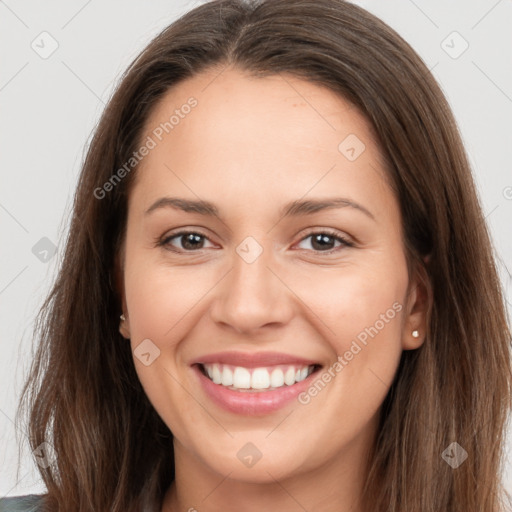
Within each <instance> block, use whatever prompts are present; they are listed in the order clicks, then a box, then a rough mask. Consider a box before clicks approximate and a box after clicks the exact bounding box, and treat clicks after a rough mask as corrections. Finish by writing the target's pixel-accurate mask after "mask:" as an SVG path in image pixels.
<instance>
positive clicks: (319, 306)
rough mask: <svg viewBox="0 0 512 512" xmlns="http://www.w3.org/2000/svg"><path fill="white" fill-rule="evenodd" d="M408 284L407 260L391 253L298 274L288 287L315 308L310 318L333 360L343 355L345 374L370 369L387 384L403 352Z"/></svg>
mask: <svg viewBox="0 0 512 512" xmlns="http://www.w3.org/2000/svg"><path fill="white" fill-rule="evenodd" d="M400 258H402V260H401V259H400ZM407 283H408V276H407V267H406V262H405V259H404V258H403V256H400V255H399V254H394V255H392V257H386V258H385V259H384V258H381V260H380V261H378V259H374V260H373V261H372V264H371V265H364V264H362V263H360V264H358V265H355V264H353V265H346V266H344V267H340V268H337V269H335V268H330V269H323V270H322V272H318V271H317V272H316V273H315V276H314V278H311V279H308V280H307V282H306V281H304V279H303V276H299V277H297V278H296V279H295V281H294V283H293V285H292V287H293V289H294V290H296V292H297V295H298V296H300V297H301V299H302V300H303V302H304V303H305V304H306V305H307V306H308V308H309V309H310V310H311V311H312V312H313V313H314V315H313V314H311V315H310V317H309V318H310V322H314V323H315V326H316V328H317V330H318V331H320V332H321V333H322V335H323V337H324V339H325V340H326V341H327V342H328V344H329V346H330V347H329V348H330V349H331V354H332V361H333V362H334V361H335V360H336V359H337V358H338V356H341V357H342V358H343V359H344V363H343V364H344V365H346V366H344V368H343V373H344V374H345V377H344V379H350V380H353V379H357V380H361V379H362V380H364V378H366V377H368V374H370V379H373V380H374V379H375V376H377V377H380V378H382V380H383V381H384V382H385V383H386V384H389V383H390V382H391V380H392V377H393V375H394V372H395V371H396V367H397V364H398V360H399V357H400V354H401V351H402V344H401V323H402V317H403V314H404V311H405V305H404V304H403V303H402V302H403V297H404V294H405V290H406V288H407ZM368 369H371V370H373V371H374V373H375V375H373V376H372V374H371V372H368Z"/></svg>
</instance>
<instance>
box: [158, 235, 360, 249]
mask: <svg viewBox="0 0 512 512" xmlns="http://www.w3.org/2000/svg"><path fill="white" fill-rule="evenodd" d="M191 234H193V235H199V236H201V237H203V238H205V239H206V240H208V237H207V236H206V235H204V234H203V233H201V232H200V231H179V232H177V233H172V234H171V235H169V236H166V237H164V238H161V239H157V242H156V246H157V247H164V248H165V249H166V250H169V251H172V252H175V253H178V254H184V253H193V252H198V251H201V250H202V249H197V250H185V249H181V250H177V249H176V248H170V246H169V242H170V241H171V240H173V239H175V238H179V237H180V236H184V235H191ZM315 235H328V236H329V237H331V238H334V240H335V241H338V242H341V245H340V246H338V247H335V248H333V249H330V250H328V251H315V250H313V252H315V253H318V254H333V253H335V252H337V251H339V250H340V249H341V248H342V247H354V244H353V243H352V242H349V241H348V240H347V239H346V238H343V237H342V236H340V235H339V234H338V233H336V232H334V231H332V230H329V229H324V230H320V231H311V232H310V233H308V234H307V235H306V236H304V237H303V238H301V240H300V241H299V242H302V241H304V240H306V239H307V238H309V237H311V236H315ZM168 246H169V247H168Z"/></svg>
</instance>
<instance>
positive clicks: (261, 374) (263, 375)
mask: <svg viewBox="0 0 512 512" xmlns="http://www.w3.org/2000/svg"><path fill="white" fill-rule="evenodd" d="M269 386H270V375H269V374H268V370H267V369H266V368H256V370H254V371H253V372H252V375H251V388H253V389H267V388H268V387H269Z"/></svg>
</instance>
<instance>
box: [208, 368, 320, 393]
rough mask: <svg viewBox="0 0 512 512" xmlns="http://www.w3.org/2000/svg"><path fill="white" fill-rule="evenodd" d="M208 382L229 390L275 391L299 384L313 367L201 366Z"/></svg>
mask: <svg viewBox="0 0 512 512" xmlns="http://www.w3.org/2000/svg"><path fill="white" fill-rule="evenodd" d="M203 367H204V369H205V371H206V373H207V374H208V377H209V378H210V380H212V381H213V382H214V383H215V384H220V385H222V386H226V387H229V388H231V389H237V390H242V389H245V390H247V389H254V390H264V389H269V388H271V389H276V388H280V387H283V386H284V385H287V386H292V385H293V384H295V383H296V382H301V381H303V380H304V379H305V378H307V377H308V376H309V375H310V374H311V373H312V371H313V366H290V365H279V366H272V367H270V368H253V369H247V368H243V367H242V366H230V365H226V364H224V365H221V364H217V363H215V364H203Z"/></svg>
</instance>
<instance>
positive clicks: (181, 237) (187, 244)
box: [159, 231, 208, 252]
mask: <svg viewBox="0 0 512 512" xmlns="http://www.w3.org/2000/svg"><path fill="white" fill-rule="evenodd" d="M175 240H177V244H173V243H172V242H173V241H175ZM207 240H208V239H207V238H206V236H204V235H202V234H201V233H196V232H194V231H181V232H180V233H175V234H173V235H171V236H168V237H166V238H164V239H163V240H162V241H161V242H160V244H159V245H161V246H164V247H169V248H170V249H171V250H175V249H178V251H180V250H182V251H185V252H191V251H194V250H198V249H204V248H205V247H204V244H205V241H207Z"/></svg>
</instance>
